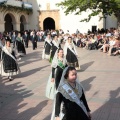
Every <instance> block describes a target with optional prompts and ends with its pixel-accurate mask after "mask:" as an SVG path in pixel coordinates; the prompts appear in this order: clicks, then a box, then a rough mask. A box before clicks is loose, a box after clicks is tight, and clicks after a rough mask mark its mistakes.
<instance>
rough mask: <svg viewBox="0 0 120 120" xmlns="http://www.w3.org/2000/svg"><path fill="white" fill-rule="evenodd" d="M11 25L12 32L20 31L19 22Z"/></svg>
mask: <svg viewBox="0 0 120 120" xmlns="http://www.w3.org/2000/svg"><path fill="white" fill-rule="evenodd" d="M12 24H13V29H14V30H17V31H20V22H19V23H18V22H17V23H12Z"/></svg>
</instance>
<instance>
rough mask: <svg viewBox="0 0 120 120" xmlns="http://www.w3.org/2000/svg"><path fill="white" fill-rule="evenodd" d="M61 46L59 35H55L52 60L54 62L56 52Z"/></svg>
mask: <svg viewBox="0 0 120 120" xmlns="http://www.w3.org/2000/svg"><path fill="white" fill-rule="evenodd" d="M59 48H61V45H60V42H59V41H58V37H57V35H55V36H54V38H53V41H52V47H51V56H50V62H52V60H53V57H54V55H55V52H56V50H57V49H59Z"/></svg>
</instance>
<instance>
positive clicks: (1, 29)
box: [0, 21, 5, 32]
mask: <svg viewBox="0 0 120 120" xmlns="http://www.w3.org/2000/svg"><path fill="white" fill-rule="evenodd" d="M4 31H5V22H2V21H0V32H4Z"/></svg>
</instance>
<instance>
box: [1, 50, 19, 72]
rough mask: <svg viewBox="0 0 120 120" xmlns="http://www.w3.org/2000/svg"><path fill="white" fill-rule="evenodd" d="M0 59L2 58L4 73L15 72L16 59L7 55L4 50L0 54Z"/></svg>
mask: <svg viewBox="0 0 120 120" xmlns="http://www.w3.org/2000/svg"><path fill="white" fill-rule="evenodd" d="M2 56H3V57H2V60H3V69H4V72H5V73H9V72H17V71H18V68H17V63H16V61H15V60H14V59H13V58H12V57H10V56H9V55H7V54H6V53H5V52H3V54H2Z"/></svg>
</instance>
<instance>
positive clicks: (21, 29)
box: [20, 15, 26, 31]
mask: <svg viewBox="0 0 120 120" xmlns="http://www.w3.org/2000/svg"><path fill="white" fill-rule="evenodd" d="M25 24H26V18H25V16H24V15H21V17H20V31H24V30H25Z"/></svg>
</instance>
